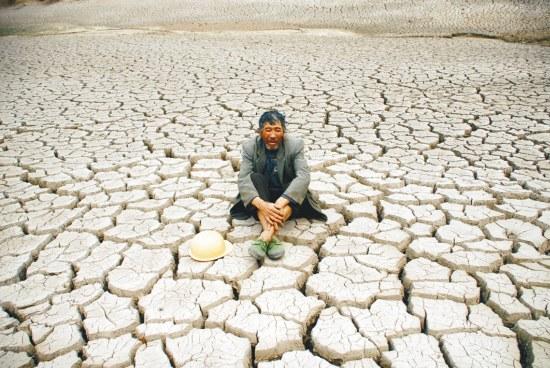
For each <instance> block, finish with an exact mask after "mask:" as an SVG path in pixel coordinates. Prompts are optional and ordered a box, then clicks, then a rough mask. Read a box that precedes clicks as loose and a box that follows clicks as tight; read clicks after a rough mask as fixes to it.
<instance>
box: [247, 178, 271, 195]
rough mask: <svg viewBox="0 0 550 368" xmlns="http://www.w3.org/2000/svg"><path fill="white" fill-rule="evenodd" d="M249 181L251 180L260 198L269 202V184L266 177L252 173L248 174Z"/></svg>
mask: <svg viewBox="0 0 550 368" xmlns="http://www.w3.org/2000/svg"><path fill="white" fill-rule="evenodd" d="M250 180H252V184H254V187H255V188H256V191H257V192H258V194H259V195H260V198H261V199H263V200H264V201H269V184H268V182H267V179H266V177H265V176H264V175H262V174H260V173H252V174H250Z"/></svg>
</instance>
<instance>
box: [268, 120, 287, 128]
mask: <svg viewBox="0 0 550 368" xmlns="http://www.w3.org/2000/svg"><path fill="white" fill-rule="evenodd" d="M267 126H270V127H271V128H274V127H281V128H282V127H283V124H281V122H280V121H266V122H265V125H264V128H266V127H267Z"/></svg>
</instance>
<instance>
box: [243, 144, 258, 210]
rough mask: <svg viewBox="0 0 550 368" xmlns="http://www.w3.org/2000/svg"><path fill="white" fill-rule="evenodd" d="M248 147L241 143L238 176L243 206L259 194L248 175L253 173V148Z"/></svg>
mask: <svg viewBox="0 0 550 368" xmlns="http://www.w3.org/2000/svg"><path fill="white" fill-rule="evenodd" d="M249 148H250V147H247V145H245V144H243V146H242V152H241V154H242V158H241V166H240V169H239V178H238V179H239V184H238V185H239V194H240V196H241V200H242V201H243V204H244V206H245V207H246V206H248V204H249V203H250V202H251V201H252V200H253V199H254V198H255V197H258V196H259V195H258V191H257V190H256V187H255V186H254V183H252V179H251V178H250V175H251V174H252V173H253V170H254V161H253V155H254V150H253V149H249Z"/></svg>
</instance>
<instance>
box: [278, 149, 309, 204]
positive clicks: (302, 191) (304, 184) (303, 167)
mask: <svg viewBox="0 0 550 368" xmlns="http://www.w3.org/2000/svg"><path fill="white" fill-rule="evenodd" d="M294 171H295V173H296V177H295V178H294V179H293V180H292V181H291V182H290V184H289V185H288V187H287V188H286V190H285V192H284V196H285V197H289V198H292V199H293V200H294V201H295V202H296V203H298V204H302V202H303V201H304V199H305V198H306V195H307V188H308V187H309V181H310V175H309V166H308V164H307V160H306V158H305V156H304V142H303V141H302V140H300V141H299V143H298V146H297V153H296V156H295V157H294Z"/></svg>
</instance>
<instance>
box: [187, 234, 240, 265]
mask: <svg viewBox="0 0 550 368" xmlns="http://www.w3.org/2000/svg"><path fill="white" fill-rule="evenodd" d="M232 249H233V244H231V243H230V242H229V241H227V240H224V238H223V236H222V235H221V234H220V233H218V232H217V231H213V230H205V231H201V232H200V233H198V234H196V235H195V236H194V237H193V238H192V239H191V240H189V255H190V256H191V258H193V259H194V260H196V261H203V262H206V261H213V260H215V259H218V258H221V257H223V256H225V255H227V254H228V253H229V252H231V250H232Z"/></svg>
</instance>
